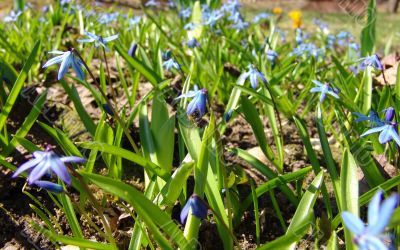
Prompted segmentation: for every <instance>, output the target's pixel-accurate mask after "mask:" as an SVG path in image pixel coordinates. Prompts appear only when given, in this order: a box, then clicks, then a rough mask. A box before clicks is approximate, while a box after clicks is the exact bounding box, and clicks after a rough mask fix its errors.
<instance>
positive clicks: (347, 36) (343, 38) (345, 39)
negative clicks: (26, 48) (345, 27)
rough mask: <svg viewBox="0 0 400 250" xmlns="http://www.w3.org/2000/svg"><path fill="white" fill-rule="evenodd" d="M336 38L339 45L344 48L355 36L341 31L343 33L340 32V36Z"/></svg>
mask: <svg viewBox="0 0 400 250" xmlns="http://www.w3.org/2000/svg"><path fill="white" fill-rule="evenodd" d="M336 38H337V41H338V44H339V45H340V46H343V45H345V44H347V43H348V42H349V41H350V39H352V38H353V36H352V35H351V34H350V32H348V31H341V32H339V34H337V35H336Z"/></svg>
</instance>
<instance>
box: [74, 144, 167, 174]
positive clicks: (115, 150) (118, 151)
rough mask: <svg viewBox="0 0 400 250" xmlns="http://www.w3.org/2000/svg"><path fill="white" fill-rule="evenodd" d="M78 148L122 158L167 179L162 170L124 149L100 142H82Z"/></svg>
mask: <svg viewBox="0 0 400 250" xmlns="http://www.w3.org/2000/svg"><path fill="white" fill-rule="evenodd" d="M80 146H81V147H82V148H87V149H97V150H99V151H100V152H104V153H108V154H112V155H115V156H119V157H122V158H124V159H127V160H129V161H132V162H134V163H136V164H138V165H140V166H142V167H144V168H145V169H146V170H147V171H150V172H154V173H155V174H157V175H158V176H160V177H161V178H163V179H167V178H168V174H167V173H166V172H165V171H164V170H163V169H162V168H160V167H159V166H157V165H156V164H154V163H153V162H151V161H149V160H147V159H145V158H143V157H142V156H140V155H138V154H135V153H133V152H131V151H129V150H126V149H124V148H121V147H117V146H113V145H109V144H107V143H102V142H83V143H81V144H80Z"/></svg>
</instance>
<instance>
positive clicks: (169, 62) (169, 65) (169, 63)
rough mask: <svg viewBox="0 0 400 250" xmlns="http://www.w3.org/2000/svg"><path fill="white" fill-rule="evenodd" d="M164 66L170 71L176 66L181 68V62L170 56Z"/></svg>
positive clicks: (178, 68)
mask: <svg viewBox="0 0 400 250" xmlns="http://www.w3.org/2000/svg"><path fill="white" fill-rule="evenodd" d="M163 67H164V68H165V69H166V70H168V71H171V69H172V68H175V69H177V70H180V69H181V66H180V65H179V63H177V62H176V61H175V60H174V59H173V58H169V59H168V60H166V61H165V62H163Z"/></svg>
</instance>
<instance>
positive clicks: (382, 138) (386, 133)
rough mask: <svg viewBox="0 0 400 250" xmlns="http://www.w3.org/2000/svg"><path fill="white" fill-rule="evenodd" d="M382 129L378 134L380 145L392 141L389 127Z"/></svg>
mask: <svg viewBox="0 0 400 250" xmlns="http://www.w3.org/2000/svg"><path fill="white" fill-rule="evenodd" d="M384 128H385V129H383V130H382V132H381V133H380V134H379V143H380V144H385V143H386V142H388V141H390V140H391V139H392V135H391V133H390V125H385V126H384Z"/></svg>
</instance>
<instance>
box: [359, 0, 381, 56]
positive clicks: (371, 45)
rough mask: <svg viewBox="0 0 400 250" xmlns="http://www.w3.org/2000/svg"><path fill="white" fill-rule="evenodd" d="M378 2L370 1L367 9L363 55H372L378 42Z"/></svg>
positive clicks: (362, 40)
mask: <svg viewBox="0 0 400 250" xmlns="http://www.w3.org/2000/svg"><path fill="white" fill-rule="evenodd" d="M376 18H377V15H376V0H369V2H368V7H367V22H366V24H365V26H364V28H363V29H362V31H361V55H362V56H367V55H372V54H373V53H374V51H375V40H376Z"/></svg>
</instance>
